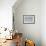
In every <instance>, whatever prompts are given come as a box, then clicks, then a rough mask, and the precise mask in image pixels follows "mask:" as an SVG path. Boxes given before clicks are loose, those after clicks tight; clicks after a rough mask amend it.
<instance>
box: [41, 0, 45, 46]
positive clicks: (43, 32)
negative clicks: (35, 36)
mask: <svg viewBox="0 0 46 46" xmlns="http://www.w3.org/2000/svg"><path fill="white" fill-rule="evenodd" d="M41 38H42V39H41V40H42V46H46V0H42V1H41Z"/></svg>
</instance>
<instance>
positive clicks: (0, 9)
mask: <svg viewBox="0 0 46 46" xmlns="http://www.w3.org/2000/svg"><path fill="white" fill-rule="evenodd" d="M15 2H16V0H0V27H7V28H9V29H11V28H12V6H13V4H14V3H15Z"/></svg>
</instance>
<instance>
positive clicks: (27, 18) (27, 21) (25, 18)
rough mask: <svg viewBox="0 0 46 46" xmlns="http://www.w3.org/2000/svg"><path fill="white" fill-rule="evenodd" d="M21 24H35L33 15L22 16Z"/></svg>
mask: <svg viewBox="0 0 46 46" xmlns="http://www.w3.org/2000/svg"><path fill="white" fill-rule="evenodd" d="M23 24H35V15H23Z"/></svg>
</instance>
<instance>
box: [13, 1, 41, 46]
mask: <svg viewBox="0 0 46 46" xmlns="http://www.w3.org/2000/svg"><path fill="white" fill-rule="evenodd" d="M13 10H14V11H13V12H14V16H15V28H16V29H17V30H18V32H22V33H23V34H24V37H25V38H26V37H27V38H28V39H32V40H34V41H35V43H36V46H41V45H40V44H41V23H40V20H41V0H23V2H21V3H20V4H19V5H17V7H16V5H14V6H13ZM23 15H35V24H23Z"/></svg>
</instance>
